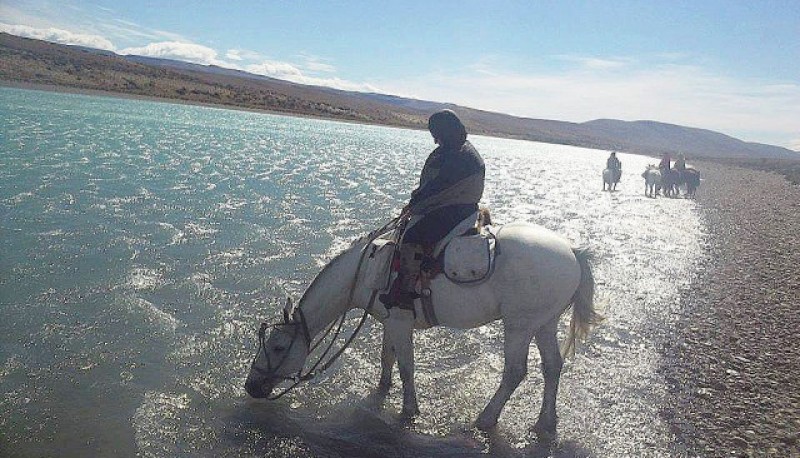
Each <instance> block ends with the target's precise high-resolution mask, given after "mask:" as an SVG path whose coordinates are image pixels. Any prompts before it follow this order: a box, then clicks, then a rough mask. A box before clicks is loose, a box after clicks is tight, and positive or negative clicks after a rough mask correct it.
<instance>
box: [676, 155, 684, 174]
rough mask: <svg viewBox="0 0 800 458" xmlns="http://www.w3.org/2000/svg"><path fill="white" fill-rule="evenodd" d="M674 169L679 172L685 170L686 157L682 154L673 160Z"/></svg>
mask: <svg viewBox="0 0 800 458" xmlns="http://www.w3.org/2000/svg"><path fill="white" fill-rule="evenodd" d="M674 168H675V170H677V171H679V172H683V171H684V170H686V156H685V155H684V154H683V153H680V154H678V158H677V159H675V165H674Z"/></svg>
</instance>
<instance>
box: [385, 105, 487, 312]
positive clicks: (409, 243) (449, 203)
mask: <svg viewBox="0 0 800 458" xmlns="http://www.w3.org/2000/svg"><path fill="white" fill-rule="evenodd" d="M428 130H429V131H430V133H431V135H432V136H433V140H434V142H435V143H436V144H437V145H439V146H438V147H437V148H436V149H435V150H434V151H433V152H432V153H431V154H430V156H428V159H427V160H426V161H425V166H424V167H423V168H422V173H421V175H420V179H419V186H418V187H417V188H416V189H415V190H413V191H412V192H411V200H410V201H409V202H408V204H407V205H406V206H405V207H404V208H403V215H404V216H405V217H407V218H408V223H407V225H406V230H405V232H404V234H403V238H402V244H401V246H400V259H401V263H400V271H399V275H398V277H397V279H396V280H395V282H394V283H393V285H392V287H391V288H390V290H389V293H388V294H382V295H381V296H380V300H381V302H383V303H384V304H385V305H387V306H388V307H393V306H399V307H403V308H413V306H414V302H413V301H414V299H416V298H417V297H418V295H417V294H416V293H415V285H416V282H417V278H418V275H419V269H420V265H421V263H422V257H423V253H424V252H425V251H430V250H431V249H432V248H433V246H434V245H435V244H436V242H438V241H439V240H441V239H442V238H444V236H445V235H447V234H448V233H449V232H450V231H451V230H452V229H453V228H454V227H455V226H456V225H458V224H459V223H460V222H461V221H463V220H465V219H466V218H468V217H469V216H470V215H472V214H474V213H475V212H477V211H478V202H479V201H480V199H481V196H482V195H483V187H484V177H485V174H486V168H485V166H484V164H483V159H482V158H481V156H480V154H478V151H476V150H475V148H474V147H473V146H472V144H471V143H470V142H468V141H467V130H466V128H465V127H464V124H462V123H461V120H460V119H458V116H456V114H455V113H454V112H452V111H450V110H442V111H439V112H437V113H434V114H433V115H432V116H431V117H430V118H429V119H428Z"/></svg>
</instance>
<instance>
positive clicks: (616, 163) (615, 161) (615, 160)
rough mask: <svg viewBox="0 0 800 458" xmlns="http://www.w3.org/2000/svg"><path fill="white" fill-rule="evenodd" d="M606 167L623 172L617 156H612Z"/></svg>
mask: <svg viewBox="0 0 800 458" xmlns="http://www.w3.org/2000/svg"><path fill="white" fill-rule="evenodd" d="M606 167H607V168H609V169H613V170H622V162H620V160H619V158H618V157H616V156H611V157H609V158H608V160H607V161H606Z"/></svg>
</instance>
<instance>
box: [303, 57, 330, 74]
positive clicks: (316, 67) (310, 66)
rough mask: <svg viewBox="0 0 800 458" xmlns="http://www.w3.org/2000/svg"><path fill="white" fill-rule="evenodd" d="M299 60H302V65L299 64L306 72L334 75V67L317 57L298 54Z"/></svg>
mask: <svg viewBox="0 0 800 458" xmlns="http://www.w3.org/2000/svg"><path fill="white" fill-rule="evenodd" d="M299 57H300V59H301V60H302V62H303V63H302V64H300V66H301V68H302V69H303V70H307V71H309V72H321V73H335V72H336V67H334V66H333V65H331V64H328V63H325V62H323V60H324V59H322V58H321V57H318V56H312V55H309V54H300V56H299Z"/></svg>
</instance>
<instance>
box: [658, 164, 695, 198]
mask: <svg viewBox="0 0 800 458" xmlns="http://www.w3.org/2000/svg"><path fill="white" fill-rule="evenodd" d="M683 185H686V195H687V196H690V197H693V196H694V194H695V192H696V191H697V188H698V187H699V186H700V172H698V171H697V170H695V169H692V168H686V169H683V170H678V169H671V170H662V171H661V187H662V189H664V195H665V196H667V197H677V196H678V194H679V191H678V190H679V188H680V187H681V186H683Z"/></svg>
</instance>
